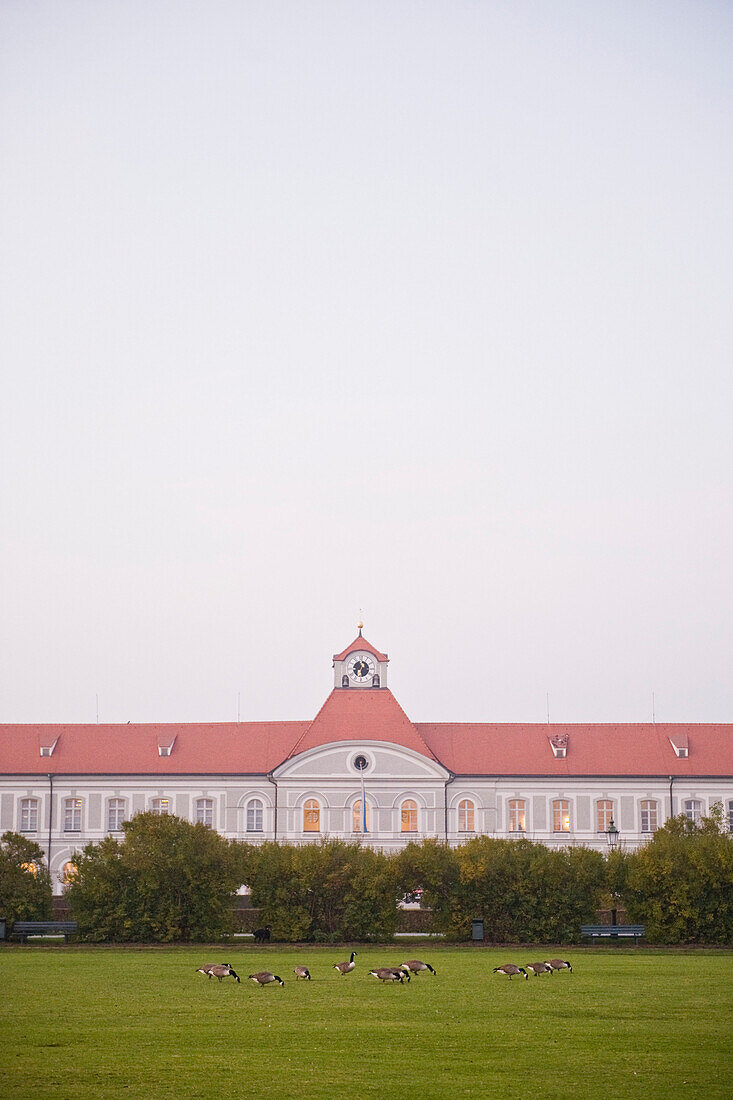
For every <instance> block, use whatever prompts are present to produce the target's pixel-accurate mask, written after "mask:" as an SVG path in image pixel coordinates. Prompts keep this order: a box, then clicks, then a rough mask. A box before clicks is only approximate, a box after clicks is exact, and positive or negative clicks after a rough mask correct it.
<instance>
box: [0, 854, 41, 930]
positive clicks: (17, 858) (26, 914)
mask: <svg viewBox="0 0 733 1100" xmlns="http://www.w3.org/2000/svg"><path fill="white" fill-rule="evenodd" d="M50 916H51V876H50V875H49V873H48V868H47V866H46V864H45V862H44V854H43V849H42V848H41V847H40V846H39V845H38V844H36V842H35V841H34V840H28V838H27V837H24V836H21V834H20V833H3V835H2V837H0V917H5V919H6V920H7V921H8V922H10V921H16V920H47V919H48V918H49V917H50Z"/></svg>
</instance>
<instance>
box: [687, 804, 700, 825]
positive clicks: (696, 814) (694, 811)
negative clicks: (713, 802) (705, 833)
mask: <svg viewBox="0 0 733 1100" xmlns="http://www.w3.org/2000/svg"><path fill="white" fill-rule="evenodd" d="M701 816H702V802H700V800H699V799H698V798H688V799H687V800H686V802H685V817H686V818H687V819H688V820H689V821H691V822H692V823H693V824H694V825H699V824H700V818H701Z"/></svg>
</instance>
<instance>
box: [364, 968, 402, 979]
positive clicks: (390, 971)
mask: <svg viewBox="0 0 733 1100" xmlns="http://www.w3.org/2000/svg"><path fill="white" fill-rule="evenodd" d="M369 973H370V974H373V975H374V977H375V978H379V980H380V982H404V980H405V978H407V980H408V982H409V980H410V975H409V974H406V973H405V971H404V970H403V969H402V968H401V967H399V966H378V967H377V969H376V970H370V971H369Z"/></svg>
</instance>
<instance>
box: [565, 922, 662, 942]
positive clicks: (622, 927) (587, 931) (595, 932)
mask: <svg viewBox="0 0 733 1100" xmlns="http://www.w3.org/2000/svg"><path fill="white" fill-rule="evenodd" d="M580 932H581V935H583V936H590V937H592V939H593V941H594V942H595V941H596V940H597V939H619V938H621V937H624V938H630V937H631V936H633V937H634V943H638V942H639V939H640V937H641V936H643V935H645V933H646V928H645V927H644V925H643V924H584V925H582V926H581V929H580Z"/></svg>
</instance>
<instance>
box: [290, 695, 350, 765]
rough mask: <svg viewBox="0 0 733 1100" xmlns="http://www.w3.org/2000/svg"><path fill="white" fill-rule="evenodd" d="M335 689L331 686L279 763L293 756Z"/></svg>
mask: <svg viewBox="0 0 733 1100" xmlns="http://www.w3.org/2000/svg"><path fill="white" fill-rule="evenodd" d="M335 691H336V688H331V690H330V692H329V693H328V695H327V696H326V698H325V699H324V700H323V702H322V703H321V705H320V707H319V709H318V713H317V714H316V715H315V717H313V718H312V719H311V720H310V722H309V723H308V725H307V726H306V727H305V729H304V730H303V731H302V733H301V735H300V737H299V738H298V739H297V741H296V742H295V744H294V745H293V747H292V749H291V750H290V752H289V753H288V754H287V756H285V757H284V758H283V760H281V761H280V763H281V764H283V763H284V762H285V760H290V759H291V757H293V756H295V755H296V749H297V748H298V745H300V744H301V742H302V741H303V740H304V739H305V738H306V737H307V735H308V733H309V731H310V730H311V729H312V728H313V723H314V722H315V721H316V720H317V719H318V718H319V716H320V714H321V712H322V711H323V709H324V707H325V706H326V704H327V703H328V701H329V699H330V698H331V696H332V695H333V694H334V692H335Z"/></svg>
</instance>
